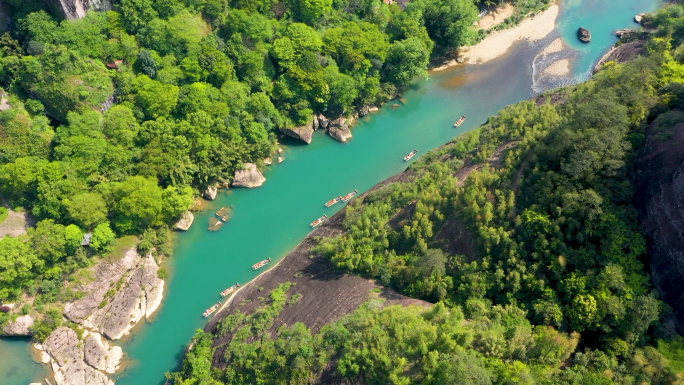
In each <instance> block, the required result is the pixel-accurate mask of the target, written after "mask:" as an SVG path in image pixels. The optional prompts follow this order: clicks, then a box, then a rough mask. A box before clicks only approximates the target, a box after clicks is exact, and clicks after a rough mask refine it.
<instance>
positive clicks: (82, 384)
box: [43, 327, 121, 385]
mask: <svg viewBox="0 0 684 385" xmlns="http://www.w3.org/2000/svg"><path fill="white" fill-rule="evenodd" d="M88 338H93V337H92V336H91V335H88V336H87V337H86V344H85V345H84V344H83V343H82V342H81V340H80V339H79V338H78V335H77V334H76V332H75V331H74V330H72V329H70V328H68V327H60V328H58V329H57V330H55V331H54V332H52V334H50V336H49V337H48V338H47V339H46V340H45V343H44V344H43V348H44V349H45V352H46V353H47V354H48V355H49V356H50V361H51V364H52V370H53V371H54V373H55V381H56V382H57V384H59V385H114V382H112V381H111V380H110V379H109V378H107V376H106V375H105V374H104V373H102V372H101V371H100V370H98V369H97V368H95V367H94V366H92V365H89V364H88V363H86V361H89V362H92V360H91V359H88V356H89V355H90V356H92V354H93V353H89V352H88V351H87V350H88V349H90V350H91V352H92V351H93V350H94V347H93V343H90V344H89V343H88V341H91V340H89V339H88ZM98 339H99V335H98V336H97V337H94V340H95V341H97V340H98ZM84 346H85V349H84ZM98 348H101V349H102V350H101V351H100V353H102V354H104V355H105V356H107V357H109V356H110V355H111V359H109V361H110V365H113V366H111V368H116V367H118V365H119V363H118V361H119V359H120V358H121V354H120V350H121V349H120V348H118V349H119V351H118V352H115V351H112V350H114V349H112V350H110V349H108V346H106V347H105V346H104V345H102V344H100V345H99V346H98Z"/></svg>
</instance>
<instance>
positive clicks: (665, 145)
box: [634, 112, 684, 333]
mask: <svg viewBox="0 0 684 385" xmlns="http://www.w3.org/2000/svg"><path fill="white" fill-rule="evenodd" d="M680 114H681V116H680V117H679V118H678V119H682V118H683V117H684V113H681V112H680ZM634 170H635V186H636V204H637V207H638V208H639V211H640V217H641V230H642V232H643V234H644V237H646V239H647V241H648V249H649V257H650V258H649V260H650V264H651V272H652V273H651V274H652V278H653V284H654V285H655V287H656V288H658V290H659V291H660V294H661V295H662V299H663V300H664V301H665V302H667V303H668V304H669V305H670V306H671V307H672V309H673V311H674V315H675V319H676V325H677V330H678V332H679V333H684V290H682V282H683V281H684V237H682V234H684V123H679V124H676V125H675V126H674V127H670V128H662V127H657V124H656V123H653V124H651V126H649V128H648V129H647V139H646V144H645V145H644V149H643V150H642V152H641V153H640V154H639V157H638V158H637V159H636V160H635V162H634Z"/></svg>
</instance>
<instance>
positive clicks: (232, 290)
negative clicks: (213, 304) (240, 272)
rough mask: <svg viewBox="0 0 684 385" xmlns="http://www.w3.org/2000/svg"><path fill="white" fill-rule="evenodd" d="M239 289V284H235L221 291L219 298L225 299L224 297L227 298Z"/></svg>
mask: <svg viewBox="0 0 684 385" xmlns="http://www.w3.org/2000/svg"><path fill="white" fill-rule="evenodd" d="M239 287H240V284H239V283H236V284H235V285H233V286H231V287H229V288H227V289H226V290H224V291H222V292H221V297H226V296H228V295H229V294H230V293H232V292H234V291H235V290H237V289H238V288H239Z"/></svg>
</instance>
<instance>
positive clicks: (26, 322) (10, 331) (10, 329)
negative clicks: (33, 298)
mask: <svg viewBox="0 0 684 385" xmlns="http://www.w3.org/2000/svg"><path fill="white" fill-rule="evenodd" d="M32 326H33V317H31V316H30V315H23V316H21V317H17V319H16V320H14V322H8V323H7V324H6V325H5V326H3V327H2V335H4V336H30V335H31V334H32V333H31V327H32Z"/></svg>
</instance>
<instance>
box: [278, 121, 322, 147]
mask: <svg viewBox="0 0 684 385" xmlns="http://www.w3.org/2000/svg"><path fill="white" fill-rule="evenodd" d="M314 121H316V122H317V121H318V119H316V118H315V117H314V118H311V119H309V122H308V123H307V124H305V125H303V126H300V127H293V128H282V127H281V128H280V132H282V133H283V134H285V135H287V136H291V137H293V138H295V139H299V140H301V141H303V142H304V143H306V144H311V139H312V138H313V133H314V130H315V129H317V128H318V125H316V127H314Z"/></svg>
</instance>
